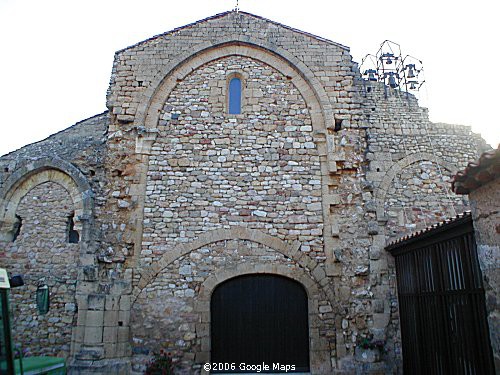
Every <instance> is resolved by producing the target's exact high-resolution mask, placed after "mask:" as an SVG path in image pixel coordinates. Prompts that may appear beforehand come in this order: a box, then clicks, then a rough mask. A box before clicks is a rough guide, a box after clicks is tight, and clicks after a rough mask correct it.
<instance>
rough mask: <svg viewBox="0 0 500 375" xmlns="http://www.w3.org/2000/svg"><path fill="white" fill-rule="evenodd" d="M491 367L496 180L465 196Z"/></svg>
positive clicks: (495, 317)
mask: <svg viewBox="0 0 500 375" xmlns="http://www.w3.org/2000/svg"><path fill="white" fill-rule="evenodd" d="M469 198H470V201H471V205H472V219H473V222H474V230H475V236H476V243H477V252H478V259H479V264H480V267H481V272H482V274H483V286H484V290H485V295H486V311H487V315H488V325H489V330H490V340H491V347H492V349H493V356H494V361H495V368H496V370H497V371H498V370H499V369H500V295H499V291H500V272H499V268H500V204H499V202H500V179H498V178H497V179H496V180H493V181H491V182H489V183H487V184H485V185H484V186H481V187H479V188H477V189H476V190H474V191H472V192H471V193H470V194H469Z"/></svg>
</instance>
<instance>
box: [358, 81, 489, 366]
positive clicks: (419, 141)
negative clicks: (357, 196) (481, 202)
mask: <svg viewBox="0 0 500 375" xmlns="http://www.w3.org/2000/svg"><path fill="white" fill-rule="evenodd" d="M358 89H359V96H360V99H361V102H362V112H363V115H362V117H363V120H362V122H361V123H362V124H364V126H366V128H367V131H366V141H367V149H366V152H365V157H366V161H367V164H368V165H367V169H366V184H367V186H368V187H369V190H370V191H371V193H372V198H373V199H372V200H369V201H367V202H366V203H367V204H366V206H365V208H366V210H367V211H368V212H371V213H373V217H374V219H375V220H374V221H373V222H372V223H371V227H370V230H371V231H372V233H373V234H374V237H373V245H372V247H371V248H370V254H373V255H375V259H374V258H372V255H370V258H371V260H370V279H371V280H372V282H373V281H375V280H377V281H375V282H377V283H378V284H379V286H378V287H376V288H374V290H373V292H374V302H376V301H384V303H383V305H385V308H384V309H383V314H376V313H375V314H374V316H378V317H379V319H380V320H379V322H378V323H377V324H376V325H377V326H378V327H377V329H375V330H372V332H374V333H375V335H376V336H378V335H379V334H380V333H381V332H382V331H381V330H380V328H382V327H384V326H385V329H384V330H383V331H384V332H385V336H386V337H387V340H388V341H390V344H389V345H388V347H389V354H390V355H391V356H395V357H396V358H398V357H399V358H400V356H401V348H400V338H399V319H398V304H397V292H396V285H395V269H394V261H393V259H392V257H390V255H388V254H387V253H386V252H385V251H384V250H383V248H384V246H385V245H386V244H388V243H389V242H390V241H392V240H394V239H396V238H398V237H401V236H403V235H406V234H409V233H411V232H415V231H416V230H420V229H423V228H424V227H426V226H429V225H432V224H435V223H437V222H439V221H442V220H444V219H446V218H450V217H454V216H455V215H456V214H458V213H461V212H463V211H464V210H466V209H468V207H469V206H468V201H467V199H464V197H463V196H458V195H456V194H454V193H453V192H452V191H451V188H450V186H449V181H450V178H451V176H453V175H454V174H455V173H456V171H457V170H458V169H459V168H461V167H464V166H465V165H466V164H467V163H468V162H469V161H471V160H474V159H475V158H476V157H477V155H478V154H479V153H480V152H481V151H482V150H484V149H486V148H487V145H486V144H485V142H484V140H482V139H481V137H480V136H478V135H476V134H473V133H472V132H471V130H470V127H467V126H461V125H449V124H439V123H437V124H436V123H431V122H430V121H429V118H428V113H427V109H425V108H422V107H419V106H418V102H417V100H416V99H415V97H414V96H413V95H411V94H410V95H407V94H406V93H403V92H401V91H399V90H397V89H391V88H389V87H385V88H384V86H383V85H382V84H379V83H373V82H367V81H359V85H358ZM378 303H381V302H378ZM374 306H377V304H375V305H374ZM375 308H376V307H375Z"/></svg>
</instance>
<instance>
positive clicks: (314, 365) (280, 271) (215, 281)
mask: <svg viewBox="0 0 500 375" xmlns="http://www.w3.org/2000/svg"><path fill="white" fill-rule="evenodd" d="M252 274H256V270H255V269H252V268H249V267H246V266H245V265H242V266H241V267H237V268H236V269H230V270H224V271H222V272H219V273H217V274H215V275H211V276H210V277H208V278H207V279H206V280H205V281H204V282H203V284H202V288H201V290H200V295H199V299H198V302H197V307H196V308H197V311H198V312H199V313H200V315H201V316H202V317H205V319H204V320H202V321H201V322H199V323H198V324H197V325H196V332H197V333H198V334H199V335H200V338H201V342H202V346H201V350H202V351H201V352H199V353H196V361H197V362H200V363H203V362H208V361H210V360H211V356H210V350H211V346H210V341H211V340H210V324H211V315H210V300H211V296H212V293H213V292H214V290H215V289H216V288H217V286H219V285H221V284H222V283H224V282H226V281H227V280H230V279H233V278H235V277H238V276H243V275H252ZM257 274H270V275H279V276H283V277H286V278H289V279H292V280H295V281H296V282H298V283H299V284H300V285H302V287H304V289H305V291H306V293H307V297H308V311H309V351H310V352H309V355H310V370H311V373H313V374H330V373H331V364H330V356H331V353H330V349H329V346H328V343H327V341H326V339H325V338H324V337H321V336H320V333H319V330H318V326H317V323H316V322H318V317H319V316H320V315H321V312H320V310H319V305H318V300H320V299H321V295H323V291H322V290H321V289H320V288H319V287H318V284H317V283H316V282H315V281H314V280H312V279H311V277H310V276H308V275H307V274H306V273H305V272H301V273H297V272H292V271H291V270H290V268H288V267H286V266H283V265H271V264H262V265H261V267H259V270H258V271H257Z"/></svg>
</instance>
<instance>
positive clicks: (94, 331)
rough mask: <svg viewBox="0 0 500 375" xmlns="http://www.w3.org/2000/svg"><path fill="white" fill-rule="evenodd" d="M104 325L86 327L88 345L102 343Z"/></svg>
mask: <svg viewBox="0 0 500 375" xmlns="http://www.w3.org/2000/svg"><path fill="white" fill-rule="evenodd" d="M102 334H103V327H102V326H101V327H89V326H86V327H85V334H84V343H85V344H86V345H93V344H100V343H102Z"/></svg>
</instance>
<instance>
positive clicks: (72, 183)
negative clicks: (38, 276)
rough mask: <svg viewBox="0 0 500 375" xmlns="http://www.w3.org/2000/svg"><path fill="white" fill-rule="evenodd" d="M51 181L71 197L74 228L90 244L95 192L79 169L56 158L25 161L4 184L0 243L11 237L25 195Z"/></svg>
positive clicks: (0, 199)
mask: <svg viewBox="0 0 500 375" xmlns="http://www.w3.org/2000/svg"><path fill="white" fill-rule="evenodd" d="M49 181H50V182H55V183H57V184H59V185H61V186H62V187H63V188H64V189H66V190H67V191H68V193H69V194H70V196H71V199H72V201H73V204H74V206H75V229H77V230H78V231H80V232H81V234H82V235H81V242H82V243H86V242H87V241H88V239H89V231H90V227H89V225H90V220H91V219H92V217H93V212H92V211H93V200H92V197H93V193H92V189H91V187H90V185H89V183H88V182H87V180H86V179H85V177H84V176H83V174H82V173H81V172H80V171H79V170H78V169H77V168H76V167H74V166H73V165H71V164H70V163H68V162H65V161H64V160H62V159H56V158H50V159H49V158H42V159H38V160H36V161H32V162H26V163H25V164H24V165H22V166H20V167H19V168H18V169H17V170H16V172H15V173H13V174H12V175H11V176H10V177H9V178H8V179H7V180H6V181H5V184H4V186H3V187H2V189H1V190H0V241H1V240H4V241H9V240H10V239H11V238H12V233H13V229H14V225H15V222H16V218H15V214H16V209H17V206H18V205H19V202H20V201H21V199H22V198H23V196H24V195H25V194H26V193H27V192H28V191H30V190H31V189H32V188H34V187H35V186H37V185H40V184H42V183H44V182H49Z"/></svg>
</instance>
